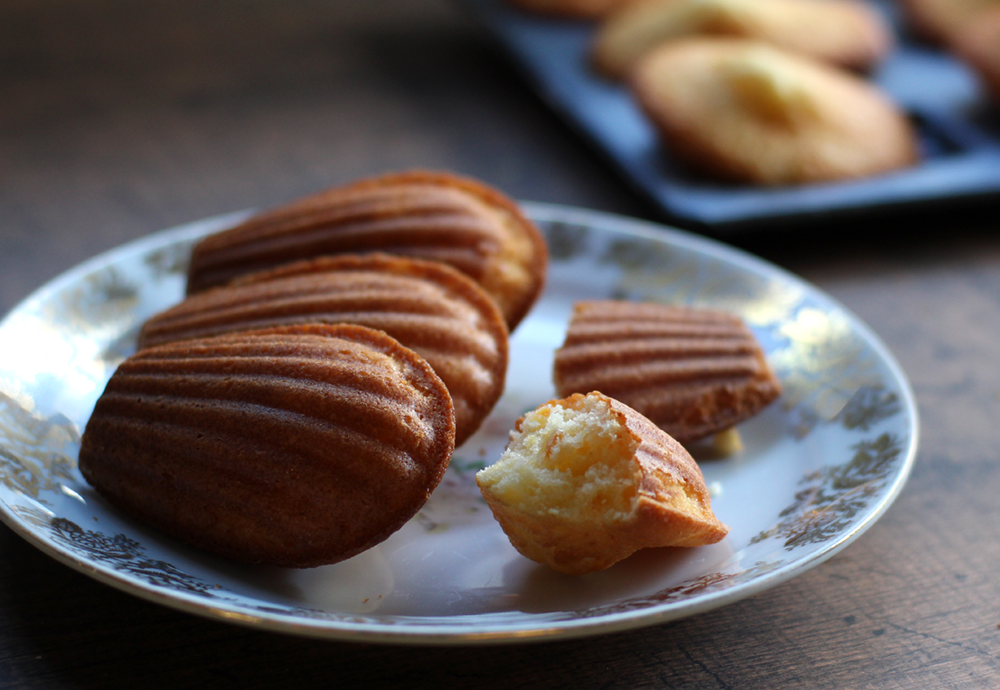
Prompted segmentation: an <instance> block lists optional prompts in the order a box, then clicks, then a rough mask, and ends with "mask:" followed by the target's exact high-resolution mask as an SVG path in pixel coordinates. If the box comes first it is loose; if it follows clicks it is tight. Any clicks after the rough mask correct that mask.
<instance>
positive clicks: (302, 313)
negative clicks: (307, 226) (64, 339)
mask: <svg viewBox="0 0 1000 690" xmlns="http://www.w3.org/2000/svg"><path fill="white" fill-rule="evenodd" d="M299 323H353V324H357V325H359V326H367V327H369V328H374V329H376V330H381V331H385V332H386V333H388V334H389V335H390V336H392V337H393V338H395V339H396V340H398V341H399V342H400V344H402V345H403V346H405V347H408V348H410V349H411V350H413V351H415V352H416V353H417V354H419V355H420V356H421V357H423V358H424V359H426V360H427V362H428V363H429V364H430V365H431V367H433V368H434V371H435V372H436V373H437V375H438V376H440V377H441V380H442V381H444V383H445V385H446V386H447V387H448V391H449V392H450V393H451V397H452V401H453V402H454V404H455V444H456V445H461V444H462V443H463V442H464V441H465V440H466V439H467V438H468V437H469V436H471V435H472V434H473V433H474V432H475V431H476V429H478V428H479V426H480V424H482V421H483V420H484V419H485V418H486V416H487V415H488V414H489V413H490V411H491V410H492V409H493V406H494V405H495V404H496V402H497V400H498V399H499V398H500V395H501V394H502V393H503V388H504V381H505V377H506V374H507V359H508V338H507V326H506V324H505V323H504V320H503V316H502V315H501V314H500V311H499V309H498V308H497V306H496V303H495V302H494V301H493V300H492V299H491V298H490V297H489V295H487V294H486V292H485V291H484V290H483V289H482V288H481V287H480V286H479V284H478V283H476V282H475V281H474V280H472V279H471V278H469V277H468V276H466V275H465V274H462V273H459V272H458V271H456V270H455V269H453V268H451V267H450V266H448V265H446V264H442V263H438V262H434V261H423V260H420V259H411V258H407V257H401V256H389V255H386V254H368V255H364V256H359V255H352V254H345V255H341V256H336V257H325V258H320V259H313V260H312V261H304V262H297V263H294V264H286V265H284V266H282V267H280V268H277V269H273V270H271V271H263V272H260V273H253V274H250V275H249V276H244V277H243V278H237V279H236V280H235V281H234V282H232V283H230V284H228V285H225V286H223V287H218V288H212V289H210V290H206V291H204V292H199V293H197V294H194V295H191V296H190V297H188V298H187V299H186V300H184V301H183V302H181V303H180V304H178V305H177V306H175V307H173V308H171V309H168V310H167V311H164V312H161V313H160V314H157V315H156V316H154V317H153V318H151V319H150V320H149V321H147V322H146V324H145V325H144V326H143V329H142V332H141V333H140V335H139V348H140V349H141V348H144V347H149V346H151V345H158V344H161V343H164V342H170V341H175V340H187V339H191V338H203V337H208V336H213V335H220V334H222V333H230V332H234V331H245V330H254V329H259V328H268V327H272V326H283V325H290V324H299Z"/></svg>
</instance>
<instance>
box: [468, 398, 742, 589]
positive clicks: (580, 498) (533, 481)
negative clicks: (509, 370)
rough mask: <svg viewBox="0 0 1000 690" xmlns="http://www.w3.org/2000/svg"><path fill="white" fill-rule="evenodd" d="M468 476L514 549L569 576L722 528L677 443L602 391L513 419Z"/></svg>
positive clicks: (722, 532) (709, 538)
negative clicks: (488, 461) (486, 461)
mask: <svg viewBox="0 0 1000 690" xmlns="http://www.w3.org/2000/svg"><path fill="white" fill-rule="evenodd" d="M476 483H477V484H478V485H479V488H480V490H481V491H482V493H483V497H484V498H485V499H486V502H487V503H488V504H489V506H490V508H491V509H492V511H493V514H494V516H495V517H496V519H497V521H498V522H499V523H500V526H501V527H502V528H503V530H504V532H505V533H506V534H507V536H508V538H509V539H510V542H511V544H513V546H514V548H516V549H517V550H518V551H519V552H520V553H521V554H522V555H524V556H526V557H527V558H530V559H531V560H533V561H537V562H539V563H547V564H548V565H549V566H551V567H552V568H553V569H555V570H557V571H559V572H561V573H565V574H567V575H583V574H585V573H589V572H594V571H596V570H603V569H605V568H608V567H610V566H611V565H613V564H615V563H617V562H618V561H620V560H622V559H623V558H626V557H627V556H629V555H631V554H632V553H634V552H636V551H638V550H639V549H644V548H649V547H658V546H704V545H707V544H714V543H715V542H717V541H720V540H721V539H722V538H723V537H725V536H726V534H727V533H728V531H729V528H727V527H726V526H725V525H724V524H722V523H721V522H719V520H718V519H717V518H716V517H715V514H714V513H713V512H712V505H711V500H710V498H709V495H708V489H707V488H706V486H705V479H704V477H703V476H702V474H701V470H700V469H699V468H698V465H697V464H696V463H695V461H694V459H692V457H691V456H690V455H689V454H688V452H687V451H686V450H685V449H684V448H683V446H681V444H680V443H678V442H677V441H675V440H674V439H672V438H671V437H670V436H669V435H668V434H666V433H665V432H663V431H662V430H661V429H659V428H657V427H656V426H654V425H653V423H652V422H650V421H649V420H648V419H646V418H645V417H643V416H642V415H640V414H639V413H638V412H636V411H635V410H633V409H632V408H630V407H628V406H627V405H624V404H622V403H621V402H619V401H617V400H613V399H611V398H608V397H607V396H605V395H602V394H601V393H590V394H589V395H579V394H578V395H573V396H571V397H569V398H567V399H565V400H554V401H550V402H548V403H546V404H545V405H542V406H541V407H539V408H537V409H536V410H534V411H532V412H529V413H528V414H526V415H524V416H523V417H521V419H519V420H518V421H517V424H516V426H515V429H514V431H513V432H512V433H511V439H510V442H509V443H508V445H507V449H506V450H505V451H504V453H503V455H502V456H501V457H500V459H499V460H498V461H497V462H496V463H494V464H493V465H491V466H490V467H487V468H486V469H484V470H481V471H480V472H479V473H477V474H476Z"/></svg>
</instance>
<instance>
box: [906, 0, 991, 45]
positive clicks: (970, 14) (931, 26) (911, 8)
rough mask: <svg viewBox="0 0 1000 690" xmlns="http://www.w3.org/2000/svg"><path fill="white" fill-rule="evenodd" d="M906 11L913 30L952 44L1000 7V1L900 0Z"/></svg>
mask: <svg viewBox="0 0 1000 690" xmlns="http://www.w3.org/2000/svg"><path fill="white" fill-rule="evenodd" d="M900 6H901V7H902V8H903V14H904V16H905V17H906V20H907V22H908V23H909V24H910V26H912V27H913V30H914V31H915V32H916V33H917V34H919V35H920V36H922V37H923V38H926V39H927V40H929V41H934V42H937V43H942V44H944V45H946V46H951V44H952V42H953V41H954V40H955V39H956V38H957V37H958V34H959V33H960V32H962V31H963V30H964V29H965V28H966V27H968V26H972V25H974V24H975V23H977V22H978V21H979V18H980V15H981V14H982V13H983V12H986V11H988V10H990V9H993V8H996V7H1000V0H900Z"/></svg>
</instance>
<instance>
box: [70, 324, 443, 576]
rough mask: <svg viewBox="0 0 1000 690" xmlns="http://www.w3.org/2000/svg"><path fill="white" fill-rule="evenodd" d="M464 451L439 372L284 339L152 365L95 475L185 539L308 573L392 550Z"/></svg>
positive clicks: (107, 491) (113, 419) (380, 352)
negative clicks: (455, 453)
mask: <svg viewBox="0 0 1000 690" xmlns="http://www.w3.org/2000/svg"><path fill="white" fill-rule="evenodd" d="M453 448H454V416H453V410H452V407H451V402H450V398H449V396H448V393H447V391H446V390H445V387H444V385H443V384H442V383H441V381H440V379H439V378H438V377H437V376H436V375H435V374H434V372H433V371H432V370H431V369H430V367H429V366H428V365H427V364H426V362H425V361H424V360H423V359H422V358H420V357H418V356H417V355H415V354H414V353H413V352H412V351H410V350H408V349H406V348H403V347H402V346H400V345H399V344H398V343H396V342H395V341H394V340H392V339H391V338H389V337H388V336H386V335H385V334H384V333H380V332H377V331H373V330H371V329H367V328H363V327H359V326H308V327H298V328H294V327H293V328H287V329H271V330H265V331H259V332H253V333H240V334H234V335H227V336H220V337H217V338H206V339H202V340H194V341H184V342H178V343H173V344H167V345H162V346H158V347H153V348H148V349H145V350H142V351H139V352H138V353H137V354H135V355H134V356H132V357H131V358H129V359H127V360H126V361H125V362H123V363H122V364H121V365H120V366H119V368H118V370H117V371H116V372H115V374H114V375H113V376H112V377H111V380H110V381H109V383H108V385H107V389H106V390H105V391H104V393H103V395H102V396H101V397H100V399H99V400H98V402H97V405H96V407H95V410H94V413H93V415H92V416H91V418H90V421H89V422H88V424H87V428H86V431H85V433H84V435H83V439H82V446H81V450H80V462H79V466H80V470H81V472H82V473H83V476H84V477H85V478H86V479H87V481H88V482H90V483H91V484H92V485H93V486H94V487H96V488H97V490H98V491H99V492H100V493H101V494H102V495H104V496H105V497H106V498H107V499H108V500H109V501H110V502H111V503H113V504H115V505H116V506H117V507H119V508H120V509H122V510H124V511H125V512H128V513H130V514H132V515H133V516H135V517H138V518H140V519H141V520H143V521H145V522H147V523H149V524H151V525H153V526H155V527H158V528H160V529H162V530H164V531H166V532H168V533H170V534H173V535H174V536H176V537H179V538H180V539H182V540H184V541H187V542H188V543H191V544H194V545H196V546H199V547H202V548H205V549H208V550H210V551H213V552H215V553H218V554H221V555H223V556H226V557H229V558H233V559H236V560H240V561H246V562H251V563H269V564H273V565H282V566H294V567H307V566H315V565H320V564H324V563H331V562H335V561H339V560H342V559H344V558H348V557H350V556H352V555H354V554H357V553H359V552H361V551H363V550H365V549H367V548H369V547H371V546H373V545H374V544H376V543H378V542H379V541H382V540H383V539H385V538H386V537H387V536H388V535H389V534H391V533H392V532H393V531H395V530H396V529H398V528H399V527H400V526H402V525H403V523H405V522H406V521H407V520H408V519H409V518H410V517H412V516H413V515H414V514H415V513H416V512H417V510H419V508H420V507H421V506H422V505H423V503H424V502H425V501H426V499H427V497H428V496H429V495H430V493H431V491H432V490H433V489H434V487H436V486H437V484H438V483H439V482H440V480H441V477H442V475H443V473H444V470H445V469H446V467H447V465H448V461H449V459H450V457H451V453H452V450H453Z"/></svg>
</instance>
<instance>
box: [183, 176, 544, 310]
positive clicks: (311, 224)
mask: <svg viewBox="0 0 1000 690" xmlns="http://www.w3.org/2000/svg"><path fill="white" fill-rule="evenodd" d="M371 252H383V253H386V254H400V255H405V256H412V257H416V258H421V259H428V260H431V261H440V262H443V263H446V264H449V265H451V266H453V267H455V268H457V269H458V270H459V271H461V272H463V273H465V274H466V275H468V276H470V277H471V278H472V279H473V280H475V281H476V282H478V283H479V284H480V285H482V286H483V289H485V290H486V292H487V293H488V294H489V295H490V296H491V297H492V298H493V299H494V300H496V302H497V304H498V305H499V307H500V311H501V312H502V313H503V315H504V318H505V320H506V321H507V326H508V328H509V329H510V330H514V327H515V326H516V325H517V324H518V323H519V322H520V321H521V319H522V318H524V316H525V314H527V313H528V310H529V309H530V308H531V306H532V305H533V304H534V303H535V300H536V299H537V298H538V295H539V294H540V293H541V290H542V287H543V285H544V283H545V274H546V270H547V266H548V252H547V249H546V246H545V240H544V238H543V237H542V235H541V233H540V232H539V230H538V228H536V227H535V225H534V224H533V223H532V222H531V221H530V220H528V219H527V218H526V217H525V216H524V214H523V213H522V212H521V210H520V208H519V207H518V205H517V204H516V203H514V202H513V201H512V200H510V199H508V198H507V197H506V196H504V195H503V194H502V193H500V192H499V191H497V190H495V189H493V188H492V187H489V186H487V185H485V184H483V183H481V182H478V181H476V180H472V179H468V178H464V177H459V176H457V175H452V174H449V173H442V172H424V171H412V172H403V173H392V174H386V175H382V176H380V177H374V178H370V179H364V180H359V181H356V182H353V183H351V184H348V185H345V186H342V187H335V188H333V189H329V190H327V191H324V192H321V193H319V194H315V195H312V196H308V197H304V198H302V199H299V200H297V201H293V202H292V203H289V204H287V205H285V206H281V207H279V208H275V209H273V210H270V211H266V212H263V213H259V214H257V215H255V216H252V217H251V218H249V219H247V220H246V221H244V222H243V223H241V224H240V225H237V226H236V227H233V228H229V229H228V230H223V231H222V232H219V233H217V234H215V235H211V236H209V237H206V238H205V239H203V240H202V241H201V242H199V243H198V244H197V245H195V247H194V250H193V252H192V255H191V265H190V268H189V270H188V284H187V291H188V294H189V295H190V294H194V293H196V292H200V291H202V290H204V289H206V288H209V287H213V286H216V285H222V284H224V283H226V282H228V281H230V280H232V279H233V278H235V277H237V276H240V275H244V274H247V273H253V272H256V271H260V270H264V269H268V268H274V267H276V266H278V265H280V264H284V263H290V262H293V261H300V260H303V259H313V258H316V257H320V256H328V255H333V254H345V253H346V254H361V253H371Z"/></svg>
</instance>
